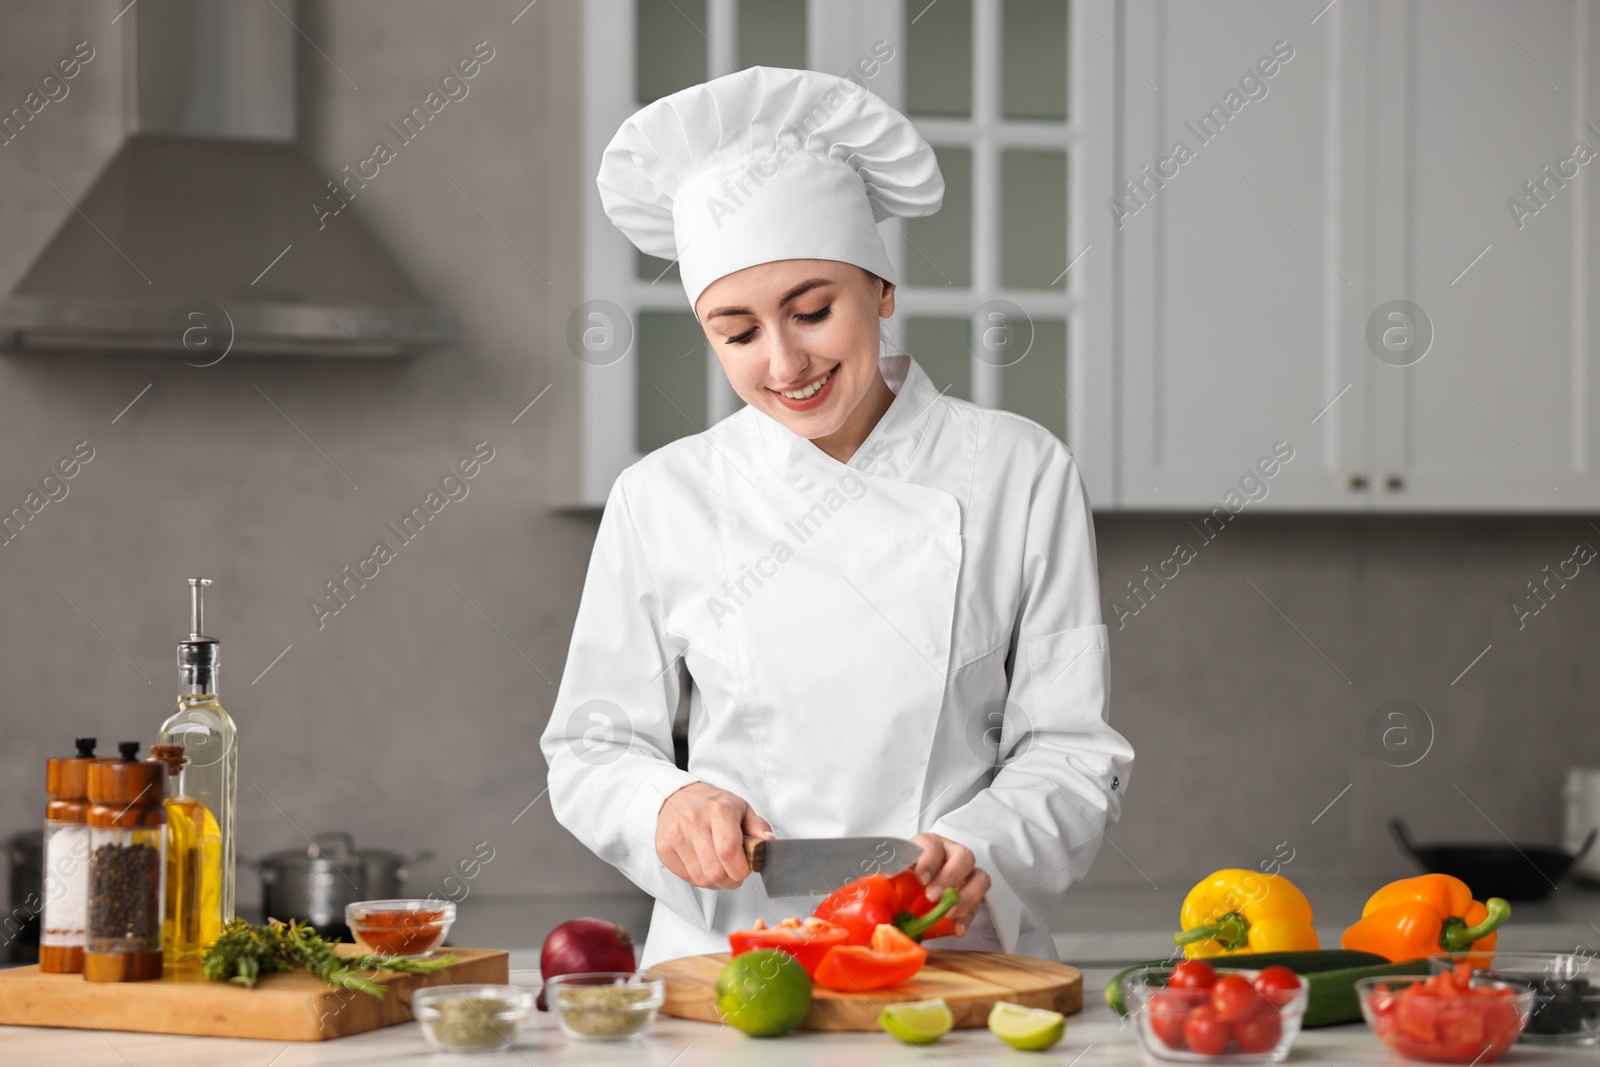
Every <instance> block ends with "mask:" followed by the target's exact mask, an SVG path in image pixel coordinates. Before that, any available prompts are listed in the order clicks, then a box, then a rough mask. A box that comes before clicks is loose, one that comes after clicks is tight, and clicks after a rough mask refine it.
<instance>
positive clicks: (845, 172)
mask: <svg viewBox="0 0 1600 1067" xmlns="http://www.w3.org/2000/svg"><path fill="white" fill-rule="evenodd" d="M595 181H596V183H597V184H598V185H599V187H600V202H601V203H602V204H603V205H604V206H605V209H606V214H607V215H608V216H610V218H611V221H612V222H613V223H614V224H615V225H616V227H617V228H618V229H619V230H621V231H622V232H623V233H624V234H626V235H627V237H628V239H629V240H630V241H632V242H633V243H634V244H635V245H636V246H638V248H639V250H640V251H642V252H646V253H648V254H650V255H653V256H659V257H661V258H662V259H676V260H677V261H678V264H679V269H680V271H681V273H682V276H683V288H684V292H686V293H687V294H688V296H689V304H690V306H691V307H692V306H693V305H694V302H695V301H696V300H698V299H699V297H700V294H701V293H702V292H704V291H705V288H706V286H708V285H710V284H711V283H712V282H714V281H716V280H717V279H718V278H721V277H723V276H724V275H728V274H732V273H733V272H734V271H737V270H743V269H744V268H745V267H751V266H755V265H756V264H758V263H770V262H772V261H774V260H780V259H832V260H839V261H841V262H844V263H853V264H855V265H856V266H859V267H863V268H865V269H867V270H869V271H871V272H872V273H873V274H876V275H878V276H879V277H881V278H883V279H885V280H886V281H890V282H893V281H895V280H896V279H895V276H894V268H893V267H892V266H891V265H890V263H889V256H888V253H887V252H886V251H885V249H884V247H883V241H882V239H881V238H879V236H878V230H877V223H878V222H880V221H882V220H883V219H886V218H896V217H901V218H904V217H912V216H918V215H931V214H933V213H934V212H935V211H938V210H939V206H940V204H941V203H942V202H943V200H944V178H943V176H942V175H940V173H939V164H938V161H937V160H936V159H935V158H934V155H933V149H932V148H930V147H928V142H927V141H925V140H923V138H922V135H921V134H919V133H918V132H917V130H916V128H915V127H914V126H912V125H911V123H910V121H909V120H907V119H906V117H905V116H904V115H902V114H900V113H899V112H898V111H896V110H895V109H894V108H892V107H890V106H889V105H888V104H886V103H884V102H883V100H882V99H881V98H879V97H878V96H877V95H875V94H874V93H872V92H869V91H868V90H867V89H866V88H865V87H864V86H862V85H861V84H860V83H858V82H855V81H851V80H849V79H847V78H839V77H835V76H834V75H831V74H821V73H818V72H817V71H812V70H788V69H784V68H781V67H749V68H746V69H745V70H742V71H739V72H737V73H735V74H729V75H726V76H724V77H721V78H717V79H715V80H713V81H709V82H706V83H704V84H702V85H696V86H692V87H691V88H688V89H683V90H681V91H679V92H676V93H673V94H672V95H670V96H665V97H662V98H661V99H660V100H657V101H655V102H654V103H652V104H649V105H647V106H646V107H644V108H642V109H641V110H640V111H638V112H637V113H636V114H635V115H634V116H633V117H632V118H630V119H628V120H627V121H626V122H624V123H623V124H622V128H621V129H619V130H618V131H617V134H616V136H615V137H613V138H612V139H611V143H610V144H609V145H607V146H606V150H605V154H604V155H603V156H602V157H601V160H600V173H599V175H598V176H597V177H596V179H595Z"/></svg>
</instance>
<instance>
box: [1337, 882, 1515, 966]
mask: <svg viewBox="0 0 1600 1067" xmlns="http://www.w3.org/2000/svg"><path fill="white" fill-rule="evenodd" d="M1510 915H1511V905H1510V904H1508V903H1506V902H1505V901H1504V900H1501V899H1500V898H1499V897H1490V898H1489V900H1488V901H1486V902H1484V903H1481V904H1480V903H1479V902H1478V901H1476V900H1473V899H1472V890H1470V889H1468V888H1467V883H1465V882H1463V881H1462V880H1461V879H1459V878H1455V877H1452V876H1450V875H1448V874H1424V875H1419V876H1417V877H1416V878H1402V879H1400V880H1399V881H1398V882H1390V883H1389V884H1388V885H1386V886H1384V887H1383V888H1382V889H1380V890H1378V891H1377V892H1376V893H1374V894H1372V897H1371V898H1370V899H1369V900H1368V901H1367V904H1366V907H1364V908H1362V909H1361V919H1360V921H1359V922H1357V923H1356V924H1355V925H1353V926H1351V927H1350V929H1348V930H1346V931H1345V932H1344V937H1342V938H1341V939H1340V942H1339V943H1340V944H1341V945H1342V946H1343V947H1345V948H1347V949H1353V950H1355V951H1358V952H1375V953H1377V954H1378V955H1380V956H1383V957H1384V958H1385V959H1389V960H1393V961H1394V962H1396V963H1399V962H1401V961H1403V960H1415V959H1422V958H1423V957H1425V956H1430V955H1432V954H1433V953H1435V952H1465V951H1468V950H1471V951H1473V952H1492V951H1493V950H1494V945H1495V941H1496V939H1497V938H1498V937H1499V935H1498V934H1497V933H1495V931H1496V930H1497V929H1498V928H1499V926H1500V924H1501V923H1503V922H1505V921H1506V919H1507V918H1509V917H1510Z"/></svg>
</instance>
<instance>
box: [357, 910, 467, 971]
mask: <svg viewBox="0 0 1600 1067" xmlns="http://www.w3.org/2000/svg"><path fill="white" fill-rule="evenodd" d="M455 921H456V906H455V905H454V904H452V903H451V902H450V901H448V900H362V901H357V902H356V903H354V904H347V905H345V909H344V922H345V925H346V926H348V927H350V932H351V933H352V934H354V935H355V939H356V943H357V944H358V945H360V946H361V947H362V948H363V949H365V950H366V951H368V952H372V953H376V954H377V955H379V956H401V957H406V958H419V957H422V956H427V955H430V954H432V952H433V950H434V949H436V948H438V947H439V946H440V945H442V944H444V939H445V935H446V934H448V933H449V932H450V924H451V923H453V922H455Z"/></svg>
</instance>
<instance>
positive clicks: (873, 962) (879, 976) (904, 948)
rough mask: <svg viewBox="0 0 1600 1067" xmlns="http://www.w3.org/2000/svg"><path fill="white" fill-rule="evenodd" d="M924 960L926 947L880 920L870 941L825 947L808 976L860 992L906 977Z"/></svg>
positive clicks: (833, 986)
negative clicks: (814, 972) (814, 968)
mask: <svg viewBox="0 0 1600 1067" xmlns="http://www.w3.org/2000/svg"><path fill="white" fill-rule="evenodd" d="M927 961H928V950H927V949H925V948H923V947H922V946H921V945H919V944H917V943H916V942H915V941H913V940H911V938H910V937H908V936H906V934H905V933H904V932H902V931H901V929H900V928H899V927H898V926H894V925H893V924H891V923H884V924H883V925H881V926H879V927H878V928H877V929H876V930H874V931H873V932H872V941H871V943H870V944H867V945H840V946H838V947H837V948H832V949H829V950H828V954H827V955H825V956H823V957H822V962H821V963H820V964H819V965H818V966H817V973H816V974H815V975H813V976H812V979H813V980H814V981H815V982H816V983H817V985H819V986H822V987H824V988H826V989H836V990H839V991H840V992H843V993H855V992H860V993H864V992H866V991H867V990H870V989H883V988H886V987H887V986H892V985H899V984H900V983H901V982H905V981H909V980H910V979H911V978H912V977H913V976H915V975H916V973H917V972H918V971H920V970H922V965H923V964H924V963H926V962H927Z"/></svg>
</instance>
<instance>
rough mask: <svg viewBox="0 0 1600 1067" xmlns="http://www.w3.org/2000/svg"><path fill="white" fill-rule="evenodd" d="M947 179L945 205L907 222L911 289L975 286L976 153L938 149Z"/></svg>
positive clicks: (907, 272)
mask: <svg viewBox="0 0 1600 1067" xmlns="http://www.w3.org/2000/svg"><path fill="white" fill-rule="evenodd" d="M933 151H934V155H936V156H937V157H938V158H939V173H940V174H941V175H942V176H943V177H944V204H943V206H941V207H940V208H939V210H938V211H937V212H935V213H934V214H932V215H928V216H925V217H923V218H915V219H905V220H903V222H902V224H901V225H902V226H903V228H904V230H903V232H904V233H905V246H906V247H905V272H904V280H905V284H906V285H908V286H915V285H937V286H949V287H952V288H958V289H965V288H968V287H970V286H971V285H972V206H973V205H972V150H971V149H970V148H964V147H961V146H959V145H952V146H935V148H934V150H933Z"/></svg>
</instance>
